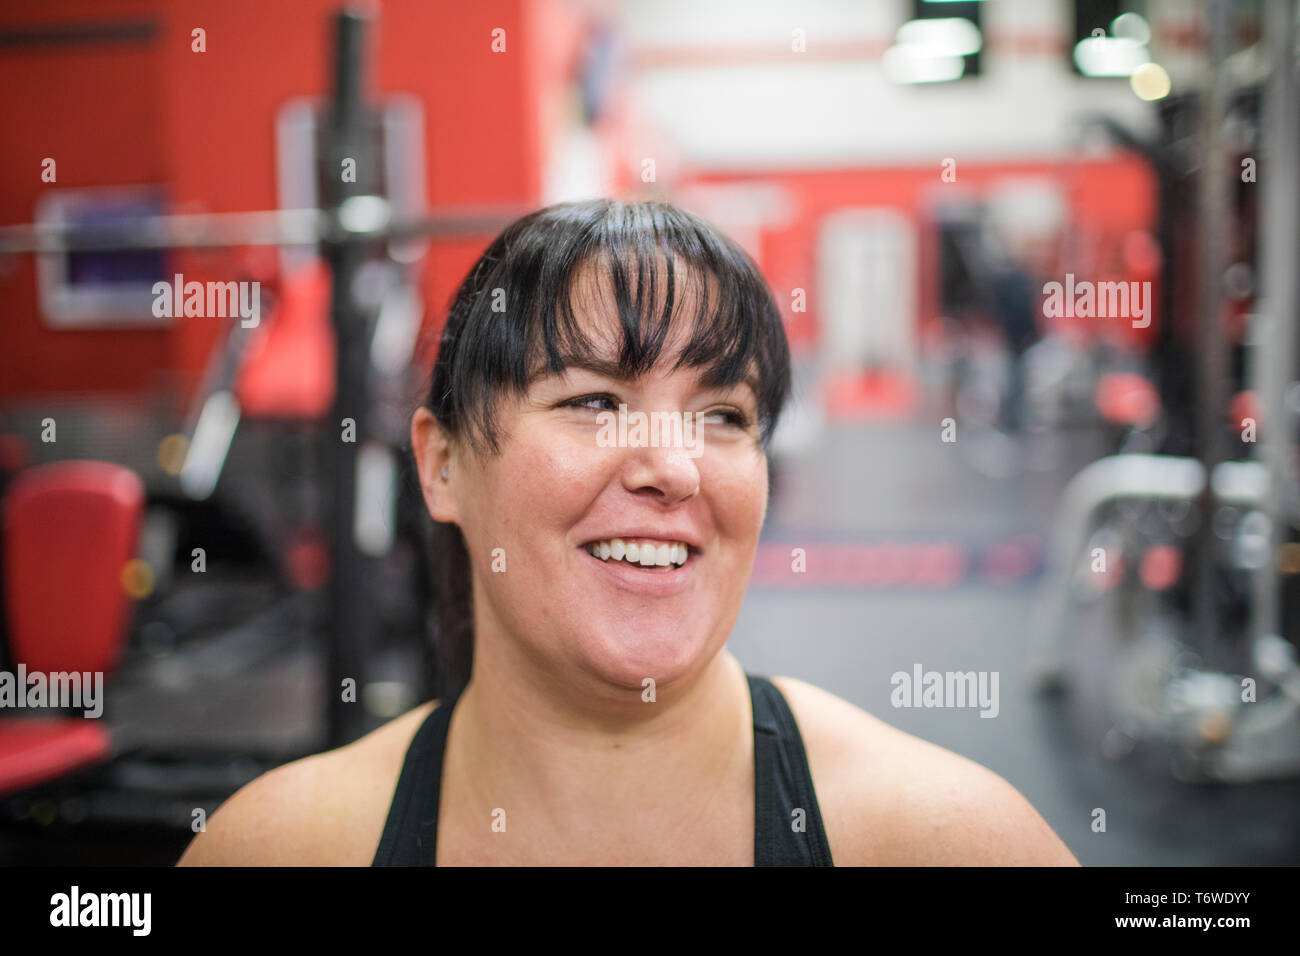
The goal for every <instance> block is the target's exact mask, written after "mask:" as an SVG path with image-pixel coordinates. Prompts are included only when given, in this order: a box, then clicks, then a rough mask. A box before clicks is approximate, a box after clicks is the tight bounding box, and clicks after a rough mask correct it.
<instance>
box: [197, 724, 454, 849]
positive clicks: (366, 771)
mask: <svg viewBox="0 0 1300 956" xmlns="http://www.w3.org/2000/svg"><path fill="white" fill-rule="evenodd" d="M437 704H438V702H437V701H436V700H433V701H428V702H426V703H424V704H421V705H420V706H418V707H415V708H413V709H411V710H409V711H407V712H406V713H405V714H402V715H401V716H399V717H395V718H393V719H392V720H390V721H389V722H388V723H386V724H384V725H383V726H381V727H378V728H376V729H375V730H373V731H371V732H370V733H368V734H366V735H365V736H363V737H359V738H358V739H356V740H354V741H353V742H352V743H350V744H346V745H344V746H342V747H338V748H336V749H334V750H327V751H324V752H323V753H318V754H313V755H311V756H309V757H303V758H301V759H299V760H294V761H292V762H291V763H287V764H284V765H283V766H280V767H276V768H275V769H274V770H271V771H268V772H267V773H264V774H262V775H261V776H260V777H258V778H256V779H255V780H252V781H250V782H249V783H247V784H246V785H244V786H243V787H241V788H240V789H239V790H238V791H237V792H236V793H235V794H234V795H233V796H231V797H230V798H229V799H228V800H227V801H226V802H225V803H223V804H222V805H221V806H220V807H219V808H218V809H217V811H216V812H215V813H214V814H213V815H212V817H211V818H210V819H209V820H208V821H207V824H206V826H205V828H204V830H203V831H202V832H201V833H199V834H198V835H197V836H196V837H195V838H194V839H193V840H192V841H191V842H190V845H189V847H188V848H187V849H186V850H185V853H184V854H183V855H182V857H181V859H180V861H179V862H178V864H177V865H179V866H350V865H355V866H368V865H369V864H370V862H371V860H372V859H373V858H374V854H375V847H376V846H378V845H379V838H380V836H381V835H382V834H383V829H384V823H385V821H386V820H387V819H388V808H389V805H390V804H391V803H392V800H393V793H394V791H395V790H396V787H397V778H398V775H399V773H400V771H401V767H402V762H403V760H404V759H405V757H406V750H407V747H409V746H410V743H411V738H412V737H414V736H415V732H416V731H417V730H418V729H419V727H420V725H421V724H422V723H423V722H424V719H425V718H426V717H428V715H429V712H430V711H432V710H433V708H434V707H436V706H437ZM325 835H327V836H325Z"/></svg>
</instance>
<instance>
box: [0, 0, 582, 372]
mask: <svg viewBox="0 0 1300 956" xmlns="http://www.w3.org/2000/svg"><path fill="white" fill-rule="evenodd" d="M337 6H339V3H338V0H294V2H293V3H270V2H265V0H221V2H211V3H208V2H204V3H197V2H194V3H174V2H167V0H108V2H105V0H91V2H86V0H52V2H46V3H42V4H40V5H32V6H29V7H26V8H22V7H18V6H16V5H15V6H5V7H0V30H4V31H14V30H19V29H23V30H25V29H30V28H32V27H35V26H48V25H51V24H55V23H85V22H98V23H104V22H106V21H108V22H111V21H122V20H132V19H151V20H154V21H155V22H156V23H157V25H158V26H157V34H156V36H155V37H154V38H153V39H152V40H150V41H139V40H137V41H133V42H129V43H97V44H87V43H78V44H71V43H61V44H47V45H35V44H33V45H27V46H22V47H16V48H15V47H11V48H10V50H9V51H7V52H6V55H5V57H3V58H0V84H3V86H2V87H0V88H3V89H5V90H7V91H9V92H8V94H7V95H6V96H5V97H4V100H3V104H2V105H0V127H2V128H4V129H5V130H6V148H5V149H4V150H3V151H0V173H3V174H4V175H3V178H0V222H3V223H17V222H27V221H31V219H32V217H33V214H34V204H35V202H36V200H37V198H38V196H39V195H40V193H41V191H42V190H44V189H54V188H71V187H78V186H93V185H109V184H124V183H141V182H162V183H165V184H166V185H167V187H168V189H169V192H170V195H171V197H172V199H173V201H174V204H175V208H176V211H208V212H226V211H238V210H251V209H267V208H273V207H274V205H275V203H276V186H275V151H274V138H273V137H274V121H275V116H276V113H277V111H278V110H279V109H280V107H281V106H282V105H283V104H284V103H285V101H286V100H288V99H290V98H293V97H298V96H303V95H323V94H325V93H326V90H327V85H328V76H329V68H330V67H329V57H330V48H331V42H332V29H331V21H330V13H331V11H333V10H334V9H335V8H336V7H337ZM562 13H563V9H562V0H475V2H472V3H460V2H456V3H440V2H439V3H434V2H427V0H385V2H384V3H383V4H382V10H381V13H380V16H379V19H378V30H377V31H375V32H376V34H377V35H375V36H372V38H371V41H372V47H371V49H372V63H374V62H375V61H376V59H377V70H375V71H372V75H371V78H370V81H371V90H372V92H374V93H383V92H389V91H392V92H397V91H402V92H409V93H414V94H416V95H417V96H418V97H419V98H420V99H421V100H422V101H423V103H424V107H425V130H426V161H427V170H426V181H427V184H428V191H429V201H430V204H431V205H432V206H435V207H436V206H439V205H462V204H467V203H511V204H515V203H517V204H523V205H526V204H536V203H537V202H538V201H539V199H540V182H541V180H540V164H541V159H542V155H543V145H542V137H543V130H542V121H541V119H540V114H541V112H542V108H543V107H542V104H543V103H544V102H545V101H546V100H547V98H548V97H550V98H554V96H555V95H556V93H555V91H554V90H552V89H551V88H550V86H551V85H552V84H561V83H563V82H564V81H565V79H566V73H565V62H564V60H563V51H564V50H565V48H566V47H571V46H572V45H573V43H574V36H575V34H576V30H577V27H578V24H576V23H575V22H573V20H572V18H571V17H566V16H563V15H561V14H562ZM551 14H554V15H551ZM195 27H202V28H203V29H204V30H206V32H207V51H206V52H205V53H196V52H192V51H191V48H190V47H191V37H190V31H191V30H192V29H193V28H195ZM496 27H502V28H504V29H505V30H506V38H507V50H506V52H505V53H504V54H496V53H493V52H492V51H491V49H490V41H491V30H492V29H493V28H496ZM557 57H558V59H557ZM45 156H52V157H54V158H55V159H56V160H57V162H58V174H59V175H58V182H57V184H43V183H41V181H40V169H41V167H40V162H41V159H42V158H43V157H45ZM489 238H490V237H488V236H484V237H482V238H480V239H475V240H464V241H455V242H439V243H436V244H435V245H434V246H433V248H432V249H431V252H430V257H429V262H428V271H427V273H426V280H425V295H426V301H427V302H428V305H429V309H430V311H431V312H432V313H434V314H433V316H432V318H433V319H434V320H435V321H436V320H437V318H438V316H437V313H438V312H440V311H441V309H442V307H443V306H444V305H445V303H446V301H447V299H448V297H449V296H450V294H451V293H452V291H453V290H454V287H455V285H456V283H457V282H458V281H459V279H460V278H461V276H462V275H463V274H464V272H465V271H466V270H467V269H468V267H469V266H470V265H471V264H472V262H473V259H474V258H475V257H476V256H477V254H478V253H479V252H480V251H481V250H482V247H483V246H484V245H485V244H486V242H487V241H488V239H489ZM247 261H249V259H248V256H247V255H245V254H243V253H239V252H235V251H220V252H211V251H205V252H198V251H187V252H178V253H176V255H175V257H174V263H173V265H174V267H175V269H176V270H177V271H180V272H183V273H184V274H185V275H186V277H187V279H188V278H191V277H192V278H194V279H198V280H199V281H204V280H205V279H208V278H227V279H228V278H231V277H233V275H234V274H235V273H237V272H238V270H239V269H240V267H241V265H243V264H246V262H247ZM0 301H3V302H4V303H5V305H4V309H5V312H6V314H5V316H4V317H3V321H2V322H0V328H3V329H4V332H3V337H4V347H3V348H2V349H0V397H14V396H21V395H29V394H50V393H61V392H73V391H75V392H87V391H97V392H133V391H140V390H144V389H147V388H149V387H151V386H152V385H154V384H155V383H157V382H158V381H159V380H160V377H162V376H165V375H167V374H168V373H169V372H171V373H176V374H178V375H179V376H180V380H181V382H182V384H183V385H186V386H192V385H193V384H194V383H195V382H196V380H197V377H198V375H199V373H200V372H201V370H202V368H203V366H204V364H205V362H206V361H207V356H208V354H209V351H210V349H211V347H212V344H213V342H214V340H215V336H216V333H217V331H218V325H217V323H216V322H215V321H211V320H206V319H193V318H191V319H182V320H178V321H177V322H176V324H175V325H174V326H173V327H172V328H171V329H167V330H159V331H152V330H150V331H141V330H136V331H121V332H119V331H84V330H75V331H71V330H66V331H52V330H50V329H47V328H45V327H44V326H43V325H42V323H41V321H40V319H39V317H38V315H37V308H36V285H35V274H34V265H33V260H32V257H30V256H27V257H24V258H23V259H21V260H19V261H18V262H17V264H16V268H15V269H14V270H13V271H12V272H11V273H9V274H0Z"/></svg>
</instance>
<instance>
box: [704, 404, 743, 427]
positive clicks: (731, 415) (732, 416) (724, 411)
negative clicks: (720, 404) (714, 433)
mask: <svg viewBox="0 0 1300 956" xmlns="http://www.w3.org/2000/svg"><path fill="white" fill-rule="evenodd" d="M704 417H705V420H706V421H708V420H712V421H716V422H718V423H720V424H723V425H731V426H734V427H735V428H747V427H748V426H749V416H748V415H746V414H745V413H744V412H742V411H741V410H740V409H738V408H715V409H713V410H712V411H709V412H705V413H704Z"/></svg>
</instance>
